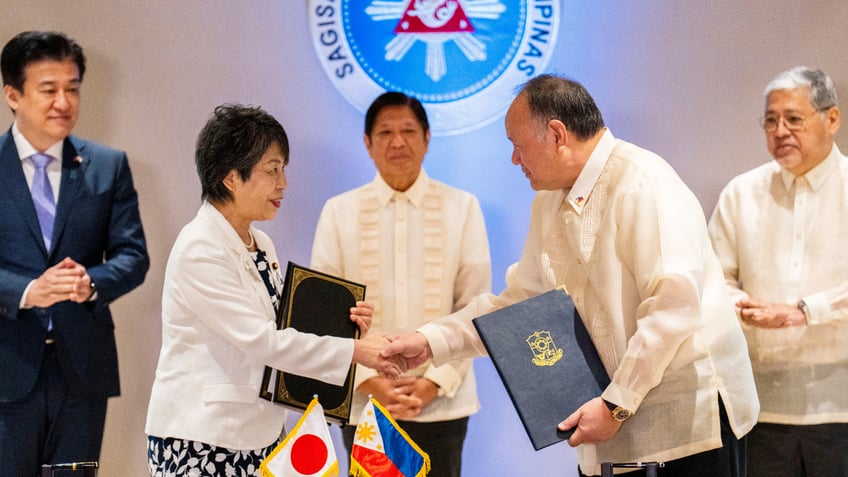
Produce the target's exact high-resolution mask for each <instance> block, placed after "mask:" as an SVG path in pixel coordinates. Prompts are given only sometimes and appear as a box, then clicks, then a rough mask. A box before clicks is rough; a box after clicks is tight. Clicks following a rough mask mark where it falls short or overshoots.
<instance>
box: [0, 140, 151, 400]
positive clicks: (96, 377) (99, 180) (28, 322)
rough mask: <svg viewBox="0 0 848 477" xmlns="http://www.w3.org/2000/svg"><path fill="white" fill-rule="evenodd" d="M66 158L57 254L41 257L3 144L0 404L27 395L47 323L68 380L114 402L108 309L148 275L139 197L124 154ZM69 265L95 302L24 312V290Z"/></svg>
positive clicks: (76, 152)
mask: <svg viewBox="0 0 848 477" xmlns="http://www.w3.org/2000/svg"><path fill="white" fill-rule="evenodd" d="M63 150H64V152H63V154H64V157H62V183H61V187H60V190H59V199H58V200H57V201H56V202H57V203H56V219H55V225H54V227H53V246H52V250H46V249H45V247H44V242H43V240H42V238H41V229H40V228H39V225H38V219H37V217H36V214H35V207H34V206H33V203H32V197H31V195H30V191H29V188H28V187H27V183H26V178H25V177H24V173H23V169H22V168H21V160H20V158H19V156H18V151H17V148H16V147H15V141H14V139H13V138H12V134H11V131H9V132H7V133H6V134H3V135H2V136H0V402H11V401H15V400H19V399H21V398H23V397H24V396H25V395H26V394H27V393H28V392H29V391H30V390H31V389H32V388H33V385H34V384H35V381H36V378H37V377H38V372H39V369H40V366H41V360H42V357H43V356H44V346H45V345H44V340H45V337H46V334H47V330H46V328H45V326H44V323H45V322H46V320H45V319H44V318H45V315H46V314H49V315H50V316H51V318H52V321H53V329H54V332H55V334H56V335H57V337H56V342H57V345H56V347H57V352H58V355H59V359H60V364H61V368H62V371H63V376H64V378H65V380H66V381H69V383H70V384H71V385H73V386H74V387H75V388H77V389H81V390H84V391H87V392H88V393H89V396H90V397H94V398H101V397H102V398H104V399H105V398H106V397H109V396H116V395H118V394H120V387H119V383H118V356H117V351H116V348H115V334H114V323H113V322H112V314H111V313H110V311H109V303H111V302H112V301H113V300H115V299H116V298H118V297H120V296H121V295H123V294H125V293H127V292H129V291H130V290H132V289H133V288H135V287H137V286H138V285H140V284H141V283H142V282H143V281H144V276H145V274H146V273H147V269H148V267H149V265H150V261H149V258H148V256H147V245H146V243H145V239H144V230H143V229H142V226H141V219H140V217H139V212H138V196H137V194H136V191H135V187H134V186H133V180H132V175H131V173H130V169H129V164H128V161H127V156H126V154H125V153H123V152H121V151H117V150H114V149H111V148H108V147H105V146H102V145H100V144H96V143H93V142H90V141H86V140H83V139H80V138H77V137H74V136H70V137H68V138H66V139H65V144H64V149H63ZM80 158H81V160H80ZM65 257H71V258H72V259H73V260H75V261H77V262H79V263H81V264H82V265H83V266H85V267H86V268H87V270H88V274H89V275H90V276H91V279H92V281H93V282H94V283H95V284H96V285H97V298H96V300H94V301H91V302H87V303H83V304H78V303H74V302H71V301H64V302H60V303H56V304H55V305H53V306H51V307H49V308H47V309H46V310H45V309H20V308H19V304H20V301H21V296H22V295H23V292H24V289H25V288H26V287H27V285H28V284H29V283H30V281H32V280H33V279H35V278H37V277H38V276H40V275H41V274H42V273H43V272H44V271H45V270H46V269H47V268H49V267H51V266H53V265H55V264H56V263H58V262H60V261H61V260H62V259H64V258H65Z"/></svg>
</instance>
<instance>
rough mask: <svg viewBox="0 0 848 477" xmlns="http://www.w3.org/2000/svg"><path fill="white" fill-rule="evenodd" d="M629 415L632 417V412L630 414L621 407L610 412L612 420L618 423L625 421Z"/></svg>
mask: <svg viewBox="0 0 848 477" xmlns="http://www.w3.org/2000/svg"><path fill="white" fill-rule="evenodd" d="M631 415H633V413H632V412H630V411H628V410H627V409H624V408H622V407H617V408H615V410H613V411H612V418H613V419H615V420H616V421H618V422H621V421H624V420H626V419H627V418H629V417H630V416H631Z"/></svg>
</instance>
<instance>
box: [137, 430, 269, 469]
mask: <svg viewBox="0 0 848 477" xmlns="http://www.w3.org/2000/svg"><path fill="white" fill-rule="evenodd" d="M279 443H280V441H279V440H278V441H277V442H275V443H273V444H271V445H270V446H268V447H266V448H264V449H257V450H232V449H225V448H223V447H215V446H213V445H209V444H206V443H203V442H198V441H189V440H185V439H173V438H170V437H168V438H164V439H163V438H161V437H154V436H148V437H147V470H148V471H149V472H150V475H151V477H183V476H188V477H254V476H258V475H259V464H260V463H262V461H263V460H264V459H265V457H267V456H268V455H269V454H271V452H272V451H273V450H274V448H275V447H277V445H278V444H279Z"/></svg>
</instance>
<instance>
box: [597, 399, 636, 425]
mask: <svg viewBox="0 0 848 477" xmlns="http://www.w3.org/2000/svg"><path fill="white" fill-rule="evenodd" d="M604 404H606V405H607V407H608V408H609V410H610V415H612V418H613V419H615V420H616V421H618V422H624V421H626V420H628V419H630V416H632V415H633V413H632V412H630V411H628V410H627V409H624V408H623V407H621V406H619V405H617V404H613V403H611V402H609V401H607V400H606V399H604Z"/></svg>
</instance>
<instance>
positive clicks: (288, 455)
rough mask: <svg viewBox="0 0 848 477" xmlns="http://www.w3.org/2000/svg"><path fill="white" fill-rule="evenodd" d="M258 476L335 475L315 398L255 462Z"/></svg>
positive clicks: (321, 410)
mask: <svg viewBox="0 0 848 477" xmlns="http://www.w3.org/2000/svg"><path fill="white" fill-rule="evenodd" d="M259 475H261V476H262V477H301V476H302V477H337V476H338V475H339V461H338V459H337V458H336V451H335V449H333V440H332V438H331V437H330V430H329V429H328V428H327V421H325V420H324V408H323V407H321V403H319V402H318V398H317V397H315V398H312V402H310V403H309V406H308V407H307V408H306V411H304V412H303V416H301V418H300V420H299V421H297V424H296V425H295V426H294V429H292V431H291V432H290V433H289V434H288V435H287V436H286V438H285V440H283V442H280V445H278V446H277V448H276V449H274V451H273V452H271V455H269V456H268V457H267V458H266V459H265V460H263V461H262V463H261V464H260V465H259Z"/></svg>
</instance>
